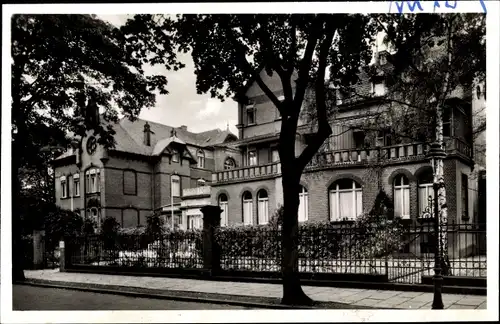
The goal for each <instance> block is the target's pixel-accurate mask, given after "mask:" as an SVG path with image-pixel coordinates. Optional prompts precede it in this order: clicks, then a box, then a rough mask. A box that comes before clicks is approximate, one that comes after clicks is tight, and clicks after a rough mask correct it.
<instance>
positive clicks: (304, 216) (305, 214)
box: [299, 186, 309, 222]
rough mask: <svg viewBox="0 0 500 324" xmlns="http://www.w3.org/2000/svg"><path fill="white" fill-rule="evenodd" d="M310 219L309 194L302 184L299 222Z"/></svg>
mask: <svg viewBox="0 0 500 324" xmlns="http://www.w3.org/2000/svg"><path fill="white" fill-rule="evenodd" d="M308 219H309V194H308V193H307V189H306V188H305V187H304V186H300V191H299V222H305V221H307V220H308Z"/></svg>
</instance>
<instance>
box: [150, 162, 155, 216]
mask: <svg viewBox="0 0 500 324" xmlns="http://www.w3.org/2000/svg"><path fill="white" fill-rule="evenodd" d="M152 162H153V163H152V167H151V211H152V214H154V213H155V212H156V210H155V194H156V192H155V184H156V183H155V167H156V163H155V160H154V158H152Z"/></svg>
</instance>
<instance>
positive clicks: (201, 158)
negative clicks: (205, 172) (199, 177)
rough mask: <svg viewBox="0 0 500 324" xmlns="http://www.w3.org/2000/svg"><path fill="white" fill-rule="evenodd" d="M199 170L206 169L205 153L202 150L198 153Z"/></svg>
mask: <svg viewBox="0 0 500 324" xmlns="http://www.w3.org/2000/svg"><path fill="white" fill-rule="evenodd" d="M198 168H200V169H204V168H205V153H203V151H202V150H199V151H198Z"/></svg>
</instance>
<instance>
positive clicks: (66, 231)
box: [44, 207, 83, 251]
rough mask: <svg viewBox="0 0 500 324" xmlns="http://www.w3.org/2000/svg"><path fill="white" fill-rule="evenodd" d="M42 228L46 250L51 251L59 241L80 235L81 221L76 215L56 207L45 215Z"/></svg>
mask: <svg viewBox="0 0 500 324" xmlns="http://www.w3.org/2000/svg"><path fill="white" fill-rule="evenodd" d="M44 226H45V240H46V249H47V251H53V250H54V249H55V248H56V247H57V246H59V241H60V240H61V239H64V238H65V237H74V236H78V235H81V233H82V228H83V219H82V217H81V216H80V215H79V214H78V213H75V212H73V211H70V210H65V209H62V208H59V207H57V208H54V210H53V211H50V212H48V213H47V214H46V215H45V224H44Z"/></svg>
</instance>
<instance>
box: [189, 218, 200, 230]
mask: <svg viewBox="0 0 500 324" xmlns="http://www.w3.org/2000/svg"><path fill="white" fill-rule="evenodd" d="M202 227H203V219H202V216H201V215H188V217H187V229H201V228H202Z"/></svg>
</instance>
